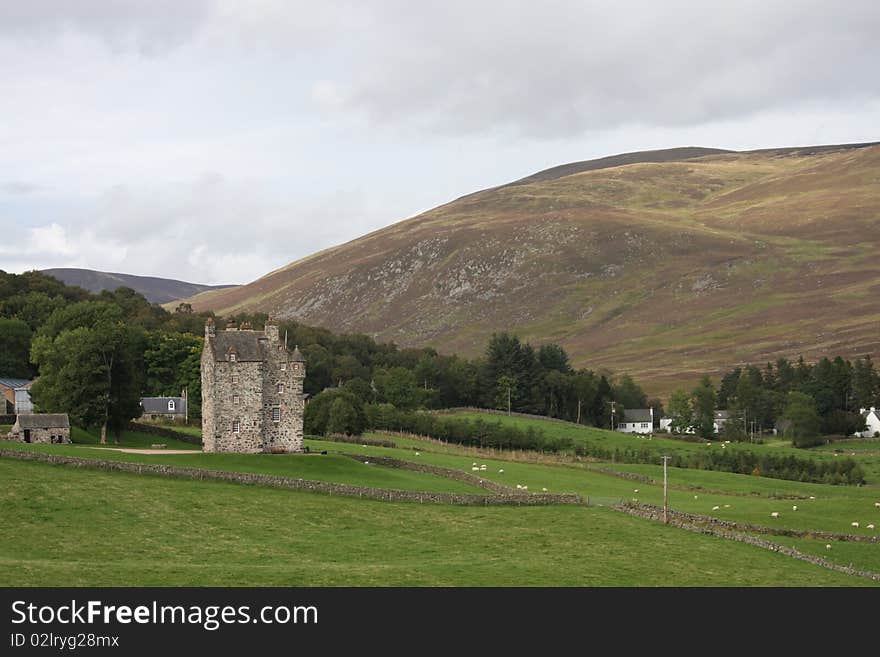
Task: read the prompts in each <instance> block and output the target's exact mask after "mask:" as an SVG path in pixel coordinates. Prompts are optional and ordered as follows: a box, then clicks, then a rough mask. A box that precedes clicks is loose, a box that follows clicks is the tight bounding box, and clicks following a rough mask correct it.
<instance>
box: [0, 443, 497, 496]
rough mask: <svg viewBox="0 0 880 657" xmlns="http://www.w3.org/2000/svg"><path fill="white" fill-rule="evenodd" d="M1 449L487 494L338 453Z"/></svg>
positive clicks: (46, 447) (12, 445)
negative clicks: (192, 452) (176, 452)
mask: <svg viewBox="0 0 880 657" xmlns="http://www.w3.org/2000/svg"><path fill="white" fill-rule="evenodd" d="M0 447H5V448H12V449H22V450H28V451H34V452H43V453H52V454H64V455H66V456H78V457H81V458H93V459H105V460H111V461H127V462H131V463H161V464H166V465H178V466H183V467H189V468H202V469H205V470H225V471H230V472H253V473H259V474H270V475H280V476H284V477H291V478H293V479H312V480H317V481H329V482H333V483H338V484H354V485H358V486H373V487H375V488H394V489H399V490H417V491H430V492H438V493H474V494H484V493H485V492H486V491H485V490H483V489H481V488H477V487H475V486H470V485H468V484H466V483H463V482H460V481H452V480H450V479H445V478H443V477H437V476H434V475H429V474H421V473H417V472H411V471H408V470H399V469H396V468H385V467H378V466H372V465H365V464H363V463H360V462H358V461H355V460H354V459H350V458H348V457H345V456H339V455H338V454H327V455H321V454H216V453H211V454H201V453H200V454H128V453H125V452H120V451H119V450H115V449H106V448H103V449H100V450H98V449H94V448H91V447H83V446H78V445H25V444H23V443H13V442H0Z"/></svg>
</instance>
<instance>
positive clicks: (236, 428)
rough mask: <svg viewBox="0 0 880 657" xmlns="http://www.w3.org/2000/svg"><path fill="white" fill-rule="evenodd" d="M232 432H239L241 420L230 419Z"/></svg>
mask: <svg viewBox="0 0 880 657" xmlns="http://www.w3.org/2000/svg"><path fill="white" fill-rule="evenodd" d="M232 433H241V422H239V421H238V420H233V421H232Z"/></svg>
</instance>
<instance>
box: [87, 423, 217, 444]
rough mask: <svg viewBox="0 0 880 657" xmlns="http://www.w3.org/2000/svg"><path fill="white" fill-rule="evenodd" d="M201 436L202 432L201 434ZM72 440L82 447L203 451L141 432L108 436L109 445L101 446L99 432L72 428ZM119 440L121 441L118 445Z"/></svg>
mask: <svg viewBox="0 0 880 657" xmlns="http://www.w3.org/2000/svg"><path fill="white" fill-rule="evenodd" d="M199 435H201V432H199ZM70 439H71V441H73V442H74V443H79V444H82V445H94V446H96V447H107V448H112V447H128V448H132V449H150V447H151V446H152V445H154V444H164V445H165V446H166V448H167V449H201V448H200V447H199V446H198V445H193V444H192V443H188V442H185V441H183V440H176V439H174V438H166V437H165V436H153V435H150V434H148V433H141V432H139V431H123V432H122V433H121V434H120V435H119V437H118V438H117V437H116V436H114V435H112V434H110V435H108V436H107V444H106V445H101V444H100V441H101V433H100V431H98V430H86V429H80V428H79V427H71V429H70ZM117 440H118V441H119V442H118V443H117Z"/></svg>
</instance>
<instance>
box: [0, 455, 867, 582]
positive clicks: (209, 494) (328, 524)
mask: <svg viewBox="0 0 880 657" xmlns="http://www.w3.org/2000/svg"><path fill="white" fill-rule="evenodd" d="M0 480H2V481H3V482H4V487H3V489H2V492H0V495H2V497H3V499H2V503H0V524H2V526H3V528H4V531H3V532H2V533H0V585H5V586H10V585H34V586H36V585H53V586H66V585H72V586H149V585H154V586H186V585H194V586H254V585H264V586H405V585H418V586H442V585H449V586H504V585H509V586H521V585H529V586H539V585H544V586H666V585H671V586H731V585H735V586H751V585H756V586H796V585H801V586H858V585H869V584H870V583H871V582H870V581H868V580H865V579H861V578H856V577H850V576H847V575H843V574H840V573H834V572H831V571H828V570H824V569H822V568H819V567H816V566H812V565H810V564H807V563H804V562H801V561H797V560H794V559H790V558H788V557H785V556H781V555H778V554H774V553H772V552H768V551H764V550H760V549H758V548H753V547H750V546H746V545H741V544H738V543H733V542H730V541H724V540H722V539H718V538H714V537H710V536H703V535H697V534H691V533H686V532H682V531H680V530H677V529H674V528H671V527H664V526H662V525H659V524H655V523H650V522H646V521H643V520H640V519H636V518H632V517H629V516H626V515H623V514H619V513H615V512H612V511H609V510H607V509H596V508H593V509H587V508H584V507H534V508H462V507H447V506H434V505H420V504H396V503H385V502H373V501H366V500H356V499H351V498H341V497H330V496H325V495H314V494H309V493H293V492H291V491H283V490H274V489H266V488H260V487H251V486H237V485H233V484H225V483H208V482H191V481H180V480H169V479H161V478H158V477H138V476H136V475H129V474H123V473H105V472H96V471H81V470H75V469H70V468H64V467H54V466H49V465H45V464H38V463H23V462H17V461H9V460H0Z"/></svg>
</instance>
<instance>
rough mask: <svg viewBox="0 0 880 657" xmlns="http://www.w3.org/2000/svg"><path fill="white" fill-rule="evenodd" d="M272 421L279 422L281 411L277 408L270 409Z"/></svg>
mask: <svg viewBox="0 0 880 657" xmlns="http://www.w3.org/2000/svg"><path fill="white" fill-rule="evenodd" d="M272 421H273V422H281V409H280V408H279V407H278V406H276V407H275V408H273V409H272Z"/></svg>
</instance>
